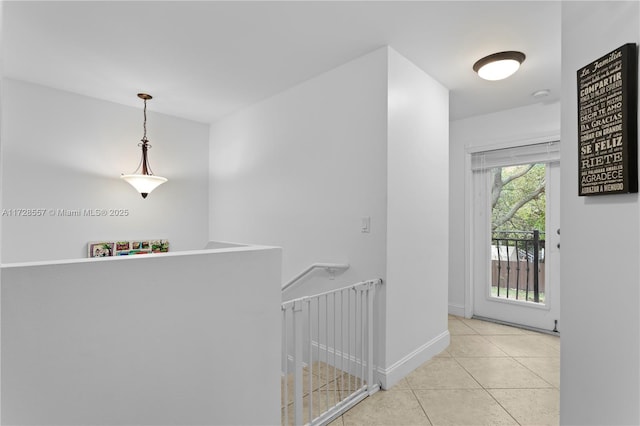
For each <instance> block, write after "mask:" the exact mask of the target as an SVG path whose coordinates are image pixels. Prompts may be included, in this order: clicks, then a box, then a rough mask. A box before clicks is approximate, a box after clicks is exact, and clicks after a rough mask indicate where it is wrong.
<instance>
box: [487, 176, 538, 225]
mask: <svg viewBox="0 0 640 426" xmlns="http://www.w3.org/2000/svg"><path fill="white" fill-rule="evenodd" d="M545 176H546V170H545V165H544V164H529V165H522V166H511V167H499V168H495V169H493V170H492V179H493V180H492V207H493V208H492V218H491V229H492V231H528V232H530V231H533V230H534V229H537V230H539V231H540V232H541V233H542V232H544V230H545V211H546V196H545V195H546V194H545ZM500 235H501V237H505V234H503V233H501V234H500Z"/></svg>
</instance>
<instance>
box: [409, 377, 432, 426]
mask: <svg viewBox="0 0 640 426" xmlns="http://www.w3.org/2000/svg"><path fill="white" fill-rule="evenodd" d="M409 388H410V389H411V393H412V394H413V397H414V398H415V399H416V401H418V405H420V408H421V409H422V412H423V413H424V415H425V416H426V417H427V421H428V422H429V425H431V426H434V425H433V422H432V421H431V418H430V417H429V414H427V410H426V409H425V408H424V406H423V405H422V401H420V398H418V395H416V391H415V390H414V389H413V387H412V386H411V383H409Z"/></svg>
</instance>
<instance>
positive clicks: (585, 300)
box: [560, 1, 640, 425]
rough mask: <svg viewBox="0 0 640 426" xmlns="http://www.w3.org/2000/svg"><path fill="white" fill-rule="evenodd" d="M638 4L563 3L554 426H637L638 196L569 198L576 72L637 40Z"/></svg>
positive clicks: (573, 190) (572, 194) (574, 173)
mask: <svg viewBox="0 0 640 426" xmlns="http://www.w3.org/2000/svg"><path fill="white" fill-rule="evenodd" d="M639 22H640V11H639V4H638V2H635V1H634V2H563V3H562V88H563V89H562V153H561V155H562V168H561V170H562V171H561V173H562V191H561V195H562V202H561V229H562V236H561V238H562V269H561V282H562V286H561V299H562V314H561V322H562V343H561V345H562V346H561V365H560V367H561V368H560V381H561V382H562V386H561V388H560V403H561V405H560V423H561V424H563V425H565V424H566V425H588V424H593V425H596V424H607V425H616V424H620V425H622V424H625V425H630V424H639V423H640V310H639V309H638V305H639V303H640V270H639V266H638V265H639V262H638V258H639V256H640V244H639V243H640V223H639V221H640V209H639V208H638V195H637V194H627V195H606V196H599V197H578V195H577V194H578V167H577V165H578V159H577V155H578V146H577V138H578V135H577V128H578V122H577V115H578V112H577V89H576V71H577V70H578V69H579V68H581V67H583V66H585V65H587V64H589V63H590V62H592V61H594V60H596V59H598V58H599V57H601V56H603V55H605V54H607V53H609V52H610V51H612V50H614V49H616V48H618V47H620V46H621V45H623V44H625V43H630V42H631V43H638V41H639V40H638V39H639V38H640V24H639Z"/></svg>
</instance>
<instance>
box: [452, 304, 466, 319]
mask: <svg viewBox="0 0 640 426" xmlns="http://www.w3.org/2000/svg"><path fill="white" fill-rule="evenodd" d="M449 315H455V316H457V317H464V305H455V304H453V303H449Z"/></svg>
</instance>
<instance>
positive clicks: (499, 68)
mask: <svg viewBox="0 0 640 426" xmlns="http://www.w3.org/2000/svg"><path fill="white" fill-rule="evenodd" d="M525 57H526V56H525V55H524V53H522V52H515V51H508V52H499V53H494V54H493V55H489V56H485V57H484V58H482V59H480V60H479V61H477V62H476V63H475V64H473V70H474V71H475V72H477V73H478V75H479V76H480V77H481V78H483V79H485V80H492V81H495V80H502V79H505V78H507V77H509V76H510V75H511V74H513V73H515V72H516V71H518V68H520V64H521V63H522V62H524V59H525Z"/></svg>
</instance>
